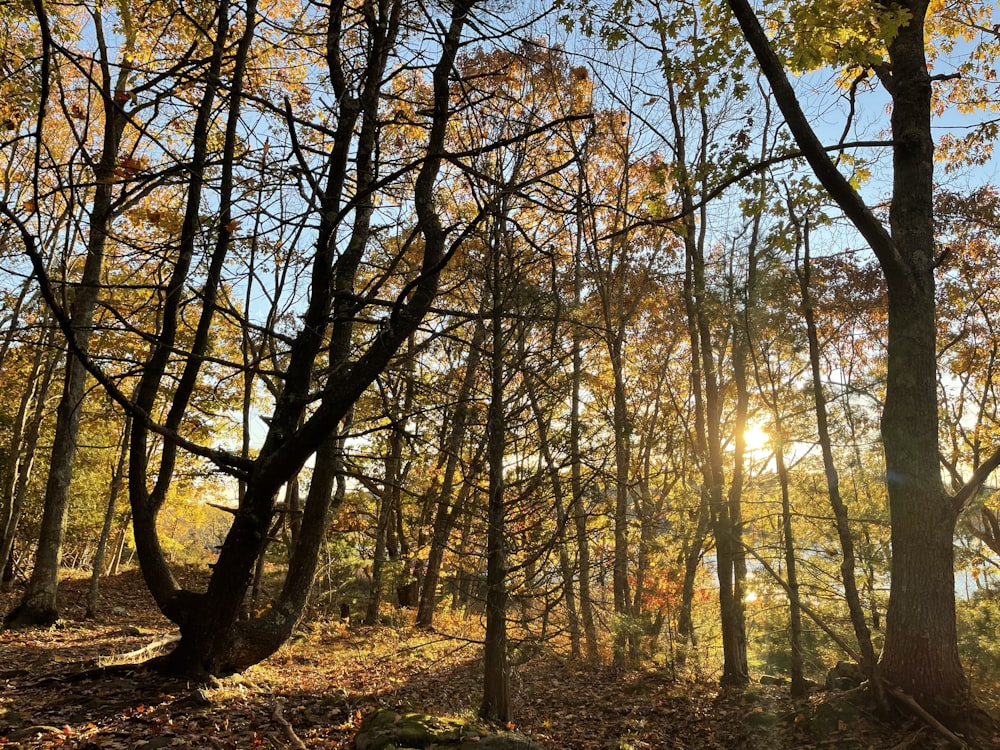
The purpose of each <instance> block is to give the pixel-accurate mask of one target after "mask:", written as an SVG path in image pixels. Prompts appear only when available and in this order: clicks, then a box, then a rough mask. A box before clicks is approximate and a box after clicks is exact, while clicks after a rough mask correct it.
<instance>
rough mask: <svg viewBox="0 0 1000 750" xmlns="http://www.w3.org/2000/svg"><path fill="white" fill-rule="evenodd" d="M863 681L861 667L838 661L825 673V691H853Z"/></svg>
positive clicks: (863, 676)
mask: <svg viewBox="0 0 1000 750" xmlns="http://www.w3.org/2000/svg"><path fill="white" fill-rule="evenodd" d="M864 681H865V675H864V673H863V672H862V671H861V667H859V666H858V665H857V664H855V663H854V662H850V661H838V662H837V664H836V665H835V666H833V667H831V668H830V670H829V671H828V672H827V673H826V689H827V690H853V689H854V688H856V687H858V686H859V685H861V683H862V682H864Z"/></svg>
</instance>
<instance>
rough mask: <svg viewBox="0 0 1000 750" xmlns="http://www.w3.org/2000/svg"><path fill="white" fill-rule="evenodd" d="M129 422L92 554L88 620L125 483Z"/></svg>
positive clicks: (93, 614)
mask: <svg viewBox="0 0 1000 750" xmlns="http://www.w3.org/2000/svg"><path fill="white" fill-rule="evenodd" d="M131 423H132V422H131V420H130V419H129V418H128V417H126V419H125V426H124V428H123V429H122V442H121V447H120V448H119V452H118V462H117V463H116V465H115V470H114V472H112V475H111V487H110V489H109V491H108V507H107V509H106V510H105V512H104V525H103V526H102V527H101V536H100V537H99V538H98V540H97V551H96V552H94V563H93V566H92V569H91V572H90V590H89V591H88V592H87V614H86V617H87V618H88V619H92V618H94V617H97V609H98V606H97V605H98V596H99V594H100V585H101V575H102V574H103V573H104V558H105V557H106V555H107V550H108V540H109V539H110V538H111V529H112V528H113V526H114V522H115V511H116V508H117V505H118V495H119V493H120V492H121V489H122V486H123V484H124V482H125V466H126V459H127V457H128V443H129V440H128V434H129V430H130V429H131Z"/></svg>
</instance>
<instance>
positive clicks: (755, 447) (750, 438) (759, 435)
mask: <svg viewBox="0 0 1000 750" xmlns="http://www.w3.org/2000/svg"><path fill="white" fill-rule="evenodd" d="M769 439H770V438H769V436H768V434H767V433H766V432H764V430H763V429H762V428H761V427H760V426H759V425H751V426H749V427H747V428H746V429H745V430H744V431H743V440H744V441H746V446H747V450H748V451H759V450H760V449H761V448H763V447H764V446H765V445H767V441H768V440H769Z"/></svg>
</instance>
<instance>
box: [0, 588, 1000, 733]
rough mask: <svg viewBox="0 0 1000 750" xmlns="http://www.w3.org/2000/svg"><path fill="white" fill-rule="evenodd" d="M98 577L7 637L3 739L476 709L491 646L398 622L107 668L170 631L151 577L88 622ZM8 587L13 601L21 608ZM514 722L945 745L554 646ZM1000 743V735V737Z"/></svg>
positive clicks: (523, 672) (527, 670)
mask: <svg viewBox="0 0 1000 750" xmlns="http://www.w3.org/2000/svg"><path fill="white" fill-rule="evenodd" d="M85 592H86V582H84V581H68V582H66V583H65V584H64V586H63V588H62V589H61V597H62V610H63V613H64V616H65V620H63V621H62V622H61V623H60V624H59V626H58V627H54V628H51V629H47V630H27V631H2V632H0V747H7V748H49V747H61V748H79V749H81V750H83V749H90V750H97V749H98V748H128V749H132V748H146V750H157V749H158V748H170V747H175V748H218V749H221V748H254V747H266V748H301V747H308V748H350V747H352V741H353V737H354V732H355V730H356V728H357V726H358V725H359V723H360V721H361V718H362V717H363V716H364V715H366V714H367V713H368V712H370V711H372V710H374V709H375V708H376V707H379V706H383V707H390V708H400V707H413V708H420V709H422V710H426V711H428V712H431V713H437V714H441V715H448V716H458V717H472V716H473V715H474V713H475V711H476V707H477V704H478V698H479V695H480V670H481V663H480V660H479V650H480V649H479V647H478V646H477V645H476V644H475V643H474V642H471V641H469V640H462V639H457V638H454V637H450V636H448V635H445V634H443V633H429V632H424V631H418V630H415V629H413V628H410V627H409V626H408V625H407V624H406V621H405V618H404V617H402V616H401V617H400V618H399V622H398V623H397V624H396V625H393V626H383V627H379V628H360V627H359V628H349V627H346V626H345V625H343V624H342V623H339V622H331V623H325V622H324V623H314V624H312V625H311V626H307V627H305V628H304V629H303V632H302V635H301V637H298V638H296V639H295V640H294V642H292V643H289V644H287V645H286V646H285V648H284V649H282V650H281V651H280V652H279V653H278V654H277V655H276V656H275V657H273V658H272V659H270V660H269V661H268V662H266V663H265V664H261V665H258V666H256V667H254V668H253V669H251V670H249V671H248V672H247V673H246V674H245V675H243V676H242V679H241V680H228V681H226V682H225V683H223V684H220V685H217V686H214V687H204V686H199V685H195V684H193V683H188V682H185V681H182V680H169V679H165V678H164V677H162V676H160V675H157V674H153V673H150V672H149V671H147V670H143V669H141V668H139V667H134V668H132V667H129V668H122V667H116V668H114V669H110V670H106V671H101V670H98V669H95V668H94V667H96V666H97V664H98V660H99V659H100V658H101V657H113V656H115V655H121V654H125V653H128V652H131V651H134V650H136V649H139V648H142V647H144V646H146V645H148V644H149V643H151V642H154V641H156V640H158V639H161V638H164V637H167V636H169V635H170V634H171V632H172V629H171V627H170V624H169V623H168V622H167V621H166V620H164V619H163V618H161V617H159V615H158V614H156V612H155V608H154V607H153V605H152V602H151V601H150V600H149V598H148V596H147V595H146V594H145V589H144V587H143V585H142V582H141V580H140V579H139V578H138V576H137V574H136V573H134V572H129V573H126V574H123V575H122V576H119V577H118V578H116V579H114V580H111V581H107V582H105V584H104V592H103V595H102V596H103V602H104V607H103V609H102V612H103V614H102V615H101V616H100V617H99V618H98V619H96V620H89V621H86V620H83V619H82V618H83V610H84V607H83V604H84V601H85V596H86V593H85ZM17 593H18V592H14V594H9V595H4V599H3V600H2V602H0V609H3V610H6V609H7V608H9V607H11V606H13V604H14V603H16V600H15V596H16V595H17ZM513 690H514V694H515V696H516V702H517V721H516V729H517V730H518V731H520V732H522V733H524V734H527V735H530V736H531V737H533V738H534V739H536V740H537V741H539V742H540V743H541V744H543V745H544V746H545V747H548V748H572V749H574V750H576V749H579V750H605V749H607V750H643V749H645V748H671V749H673V748H677V749H678V750H679V749H681V748H684V749H685V750H701V749H702V748H713V749H718V750H734V749H737V748H754V749H759V750H777V749H780V748H849V749H850V748H899V749H900V750H902V749H903V748H936V747H944V744H943V743H942V742H941V741H940V740H939V738H938V737H937V736H936V735H934V734H933V733H931V732H930V731H929V730H927V729H924V728H922V727H921V726H920V725H918V724H917V723H916V722H911V723H907V722H905V721H898V722H895V723H892V724H889V723H884V722H882V721H880V720H878V719H877V718H876V717H874V716H873V715H871V714H870V713H868V712H867V710H865V709H864V708H859V707H858V706H856V705H854V704H852V703H851V697H850V696H849V695H837V696H833V695H830V694H827V693H825V692H817V693H816V694H815V695H813V696H810V698H809V699H808V700H804V701H799V702H793V701H791V700H790V699H789V698H788V696H787V694H786V692H785V690H784V689H783V688H778V687H766V688H765V687H756V688H754V689H752V690H750V691H747V692H744V693H742V694H735V693H734V694H725V693H720V692H719V691H718V690H717V689H716V688H715V687H714V686H712V685H709V684H705V683H700V682H690V681H684V682H677V681H672V680H669V679H667V677H666V676H665V675H664V674H662V673H661V672H658V671H657V670H653V669H651V670H647V671H624V672H623V671H615V670H613V669H611V668H609V667H595V666H587V665H583V664H576V663H572V662H571V661H569V660H567V659H565V658H562V657H559V656H557V655H554V654H544V653H543V654H540V655H538V656H536V657H535V658H533V659H532V660H531V661H528V662H527V663H524V664H521V665H520V666H518V667H517V668H516V670H515V672H514V676H513ZM997 746H1000V742H998V743H997Z"/></svg>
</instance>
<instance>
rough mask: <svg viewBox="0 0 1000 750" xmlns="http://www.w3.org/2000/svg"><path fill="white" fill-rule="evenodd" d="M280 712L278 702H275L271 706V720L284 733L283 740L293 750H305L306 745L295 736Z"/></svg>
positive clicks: (280, 707)
mask: <svg viewBox="0 0 1000 750" xmlns="http://www.w3.org/2000/svg"><path fill="white" fill-rule="evenodd" d="M281 712H282V706H281V703H280V702H279V701H275V702H274V705H273V706H271V718H272V719H274V720H275V721H276V722H277V723H278V726H280V727H281V730H282V731H283V732H284V733H285V738H286V739H287V740H288V741H289V742H290V743H292V747H294V748H295V750H306V743H304V742H303V741H302V740H301V739H299V736H298V735H297V734H295V729H294V728H293V727H292V725H291V724H290V723H289V721H288V719H286V718H285V717H284V716H283V715H282V713H281Z"/></svg>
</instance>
